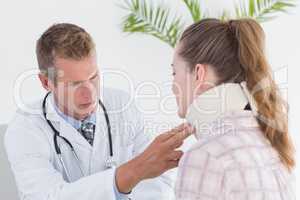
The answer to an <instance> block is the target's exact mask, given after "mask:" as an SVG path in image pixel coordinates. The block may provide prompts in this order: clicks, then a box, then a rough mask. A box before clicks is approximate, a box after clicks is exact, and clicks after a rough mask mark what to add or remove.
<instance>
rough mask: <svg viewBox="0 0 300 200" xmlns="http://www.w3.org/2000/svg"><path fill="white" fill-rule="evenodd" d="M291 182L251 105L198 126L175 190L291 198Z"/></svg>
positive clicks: (235, 198) (181, 196)
mask: <svg viewBox="0 0 300 200" xmlns="http://www.w3.org/2000/svg"><path fill="white" fill-rule="evenodd" d="M197 131H199V130H197ZM198 136H199V134H198ZM293 182H294V176H293V175H292V174H291V173H289V172H288V170H287V168H286V167H284V166H283V164H282V163H281V161H280V159H279V157H278V153H277V152H276V150H275V149H274V148H272V147H271V145H270V143H269V141H268V140H267V139H266V138H265V137H264V136H263V134H262V132H261V131H260V129H259V126H258V123H257V121H256V119H255V117H254V116H253V115H252V113H251V111H238V112H237V111H235V112H228V113H226V114H225V115H223V116H222V117H220V118H219V119H218V120H215V121H213V122H210V123H209V124H207V126H206V129H201V134H200V137H199V140H198V142H197V143H196V144H195V145H194V146H193V147H192V148H191V149H190V150H189V151H188V152H186V153H185V154H184V156H183V158H182V159H181V160H180V163H179V169H178V179H177V183H176V188H175V193H176V198H177V199H178V200H196V199H197V200H198V199H199V200H200V199H201V200H214V199H218V200H248V199H249V200H258V199H261V200H279V199H281V200H283V199H285V200H287V199H288V200H290V199H295V196H294V191H293V189H292V188H293V187H292V183H293Z"/></svg>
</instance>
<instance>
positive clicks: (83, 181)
mask: <svg viewBox="0 0 300 200" xmlns="http://www.w3.org/2000/svg"><path fill="white" fill-rule="evenodd" d="M128 99H130V98H129V96H128V95H127V94H126V93H124V92H121V91H119V90H114V89H105V90H104V92H103V95H102V101H103V103H104V105H105V107H106V109H107V111H108V115H109V119H110V123H111V128H112V139H113V148H114V157H115V159H116V161H117V165H121V164H122V163H124V162H126V161H128V160H130V159H132V158H133V157H135V156H136V155H138V154H139V153H141V152H142V151H143V150H144V149H145V148H146V147H147V145H148V144H149V143H150V142H151V141H150V140H151V139H152V138H153V137H151V136H150V134H147V133H145V132H144V127H143V117H142V115H141V113H140V112H138V110H137V108H136V106H134V103H133V102H132V101H129V103H128ZM125 104H127V106H126V105H125ZM46 105H47V118H48V119H49V120H51V122H52V123H53V124H54V126H55V128H56V129H57V130H59V131H60V134H61V135H62V136H64V137H66V138H67V139H68V140H69V141H70V142H71V143H72V144H73V146H74V149H75V151H76V152H77V154H78V156H79V159H80V164H81V166H82V168H83V170H84V173H85V175H86V176H85V177H83V178H82V177H80V174H79V172H80V171H79V170H78V169H79V168H78V163H77V162H76V161H74V157H73V156H71V153H70V151H68V146H66V145H62V147H61V148H62V152H63V156H64V160H65V163H66V165H67V168H68V171H69V173H70V174H71V178H72V180H71V182H68V181H66V174H65V172H64V170H63V169H62V166H61V164H60V162H59V160H58V157H57V155H56V153H55V149H54V146H53V131H52V130H51V129H50V127H49V126H48V124H47V123H46V121H45V119H44V118H43V115H42V100H40V101H38V102H35V103H33V104H32V108H34V109H35V113H32V112H31V113H30V112H28V111H24V109H19V110H18V111H17V113H16V115H15V117H14V118H13V120H12V122H11V123H10V124H9V127H8V129H7V132H6V134H5V147H6V151H7V155H8V158H9V161H10V164H11V168H12V171H13V173H14V176H15V179H16V183H17V187H18V191H19V196H20V199H22V200H23V199H24V200H46V199H47V200H67V199H70V200H114V199H116V196H115V192H114V187H113V183H114V182H113V181H114V178H115V177H114V175H115V168H111V169H107V168H106V167H105V161H106V160H107V157H108V155H109V145H108V144H109V143H108V137H107V126H106V122H105V118H104V115H103V111H102V109H101V107H100V106H98V110H97V114H96V123H97V125H96V131H95V139H94V145H93V147H92V146H90V145H89V144H88V142H87V141H86V140H85V139H84V138H83V137H82V136H81V135H80V134H79V132H78V131H77V130H75V129H74V128H73V127H72V126H71V125H70V124H69V123H67V122H66V121H64V119H62V118H61V117H60V116H59V115H58V114H57V113H56V112H55V110H54V107H53V97H52V96H51V95H50V96H49V97H48V98H47V104H46ZM129 197H130V198H132V199H137V200H153V199H155V200H156V199H157V200H158V199H159V200H170V199H173V198H174V196H173V178H172V176H170V175H169V174H168V173H165V174H163V175H162V176H160V177H158V178H155V179H149V180H145V181H142V182H141V183H139V184H138V185H137V186H136V187H135V188H134V189H133V191H132V194H131V195H129Z"/></svg>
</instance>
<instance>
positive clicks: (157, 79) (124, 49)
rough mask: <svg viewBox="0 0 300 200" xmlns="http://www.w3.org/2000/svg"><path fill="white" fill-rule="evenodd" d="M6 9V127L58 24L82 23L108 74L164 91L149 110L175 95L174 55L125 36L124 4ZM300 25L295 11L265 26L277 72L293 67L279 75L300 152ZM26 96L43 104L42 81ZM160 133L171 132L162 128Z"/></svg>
mask: <svg viewBox="0 0 300 200" xmlns="http://www.w3.org/2000/svg"><path fill="white" fill-rule="evenodd" d="M155 1H159V0H155ZM165 2H166V3H167V4H170V5H171V6H172V7H173V8H174V9H176V8H178V6H179V7H180V6H182V2H180V0H172V1H171V0H170V1H165ZM232 2H233V1H231V0H226V1H218V0H211V1H207V4H206V7H208V9H209V10H210V11H211V12H212V13H215V14H216V13H218V11H219V10H220V9H221V8H222V7H223V6H224V7H229V6H231V5H232ZM0 3H1V4H0V5H1V6H0V30H1V32H0V58H1V59H0V66H1V73H0V91H1V93H2V95H1V104H0V111H1V112H0V113H1V114H0V123H7V122H8V121H9V120H10V119H11V117H12V116H13V113H14V111H15V109H16V107H17V106H16V102H15V99H14V88H15V86H16V84H15V81H16V80H18V79H19V78H20V76H21V77H22V76H24V72H27V73H31V72H32V71H29V70H34V69H37V63H36V57H35V42H36V40H37V38H38V37H39V36H40V35H41V34H42V32H43V31H44V30H45V29H46V28H47V27H49V26H50V25H52V24H53V23H57V22H72V23H76V24H78V25H81V26H83V27H84V28H86V29H87V30H88V31H89V32H90V33H91V34H92V36H93V37H94V40H95V42H96V44H97V49H98V57H99V63H100V67H101V68H102V69H121V70H123V71H124V72H126V74H127V75H128V76H129V77H130V79H131V81H132V82H133V84H134V86H135V87H137V86H138V85H140V84H141V83H144V82H145V81H147V83H149V82H153V83H155V84H156V85H157V86H158V89H159V90H160V91H161V94H160V98H157V99H152V100H149V99H148V100H146V99H144V100H142V102H143V105H142V106H143V108H144V109H150V108H151V109H155V108H158V106H159V102H160V101H159V100H160V99H164V98H166V96H167V95H169V94H170V87H169V86H166V85H164V83H167V82H168V81H170V80H171V70H170V63H171V59H172V49H171V48H170V47H169V46H167V45H166V44H164V43H162V42H160V41H158V40H156V39H153V38H151V37H148V36H142V35H132V36H128V35H127V34H124V33H122V32H121V29H120V20H121V19H122V17H123V15H124V11H123V10H121V9H120V8H118V7H117V5H116V4H118V3H120V0H114V1H110V0H89V1H88V0H51V1H34V0H26V1H17V0H1V2H0ZM178 9H179V10H180V11H181V12H180V13H181V14H182V15H186V17H187V19H189V16H188V15H187V14H184V12H185V10H184V9H183V7H180V8H178ZM299 20H300V7H298V8H297V9H295V10H294V11H293V14H290V15H286V14H283V15H281V16H280V17H279V18H278V19H276V20H274V21H272V22H268V23H265V24H264V25H263V26H264V29H265V31H266V35H267V49H268V55H269V58H270V62H271V64H272V66H273V68H274V70H275V71H278V69H280V68H282V67H288V70H279V71H278V72H277V73H276V74H278V82H279V83H280V85H281V86H283V87H285V88H286V87H287V86H288V93H287V94H288V100H289V103H290V130H291V133H292V134H293V136H294V138H295V141H296V143H297V146H299V144H298V142H297V141H299V135H298V132H299V130H300V123H299V120H300V107H299V103H298V102H300V98H299V96H298V94H297V93H299V88H298V85H299V84H300V80H299V78H298V77H299V75H298V74H299V67H300V66H299V64H300V61H299V59H300V56H299V55H300V47H299V45H300V39H299V36H300V27H299ZM285 69H286V68H285ZM25 75H26V74H25ZM287 82H288V84H286V83H287ZM104 85H105V86H111V87H116V88H122V89H125V90H128V84H127V83H126V81H125V79H120V78H119V77H116V76H113V75H107V76H105V78H104ZM149 88H150V89H149ZM142 91H143V92H147V91H148V92H153V88H151V87H149V85H148V89H147V88H146V87H143V89H142ZM18 92H19V90H18ZM20 93H21V95H22V97H23V100H24V101H25V102H28V101H31V100H32V99H36V98H40V97H42V96H43V94H44V93H43V90H42V89H41V87H40V84H39V82H38V80H37V77H36V76H30V77H28V78H27V79H25V81H24V82H23V83H22V85H21V90H20ZM169 103H170V105H171V106H170V107H168V108H171V109H172V110H173V111H175V110H176V109H175V104H174V100H170V101H169ZM157 111H158V113H157V114H155V115H152V116H155V119H152V120H154V121H155V122H157V125H159V122H162V121H163V122H170V123H172V124H176V123H178V122H179V121H180V120H179V119H178V118H177V117H176V115H175V114H168V115H167V114H163V113H162V112H159V109H157ZM158 129H159V130H162V129H165V128H164V127H163V126H160V127H158Z"/></svg>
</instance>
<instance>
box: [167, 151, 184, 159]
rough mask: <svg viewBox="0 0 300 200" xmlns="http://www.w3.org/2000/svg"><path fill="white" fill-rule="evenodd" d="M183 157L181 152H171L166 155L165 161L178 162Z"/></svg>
mask: <svg viewBox="0 0 300 200" xmlns="http://www.w3.org/2000/svg"><path fill="white" fill-rule="evenodd" d="M182 156H183V151H180V150H178V151H172V152H171V153H169V154H168V156H167V159H168V160H170V161H171V160H175V161H176V160H179V159H180V158H181V157H182Z"/></svg>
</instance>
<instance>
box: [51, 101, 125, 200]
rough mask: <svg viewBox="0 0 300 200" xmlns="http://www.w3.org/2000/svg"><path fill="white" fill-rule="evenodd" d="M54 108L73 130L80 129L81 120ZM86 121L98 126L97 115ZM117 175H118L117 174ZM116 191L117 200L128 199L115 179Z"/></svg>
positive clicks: (93, 114)
mask: <svg viewBox="0 0 300 200" xmlns="http://www.w3.org/2000/svg"><path fill="white" fill-rule="evenodd" d="M54 108H55V111H56V113H57V114H58V115H59V116H60V117H61V118H63V119H64V120H65V121H66V122H67V123H69V124H71V126H72V127H73V128H75V129H76V130H78V129H80V127H81V124H82V121H81V120H77V119H75V118H73V117H70V116H68V115H66V114H64V113H63V112H61V111H60V110H59V108H58V107H57V105H56V104H55V103H54ZM85 121H88V122H90V123H93V124H94V125H96V113H92V114H91V115H90V116H89V117H87V118H86V119H85ZM115 175H116V174H115ZM114 191H115V195H116V197H117V200H125V199H128V198H127V195H126V194H123V193H120V192H119V190H118V188H117V184H116V180H115V179H114Z"/></svg>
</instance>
